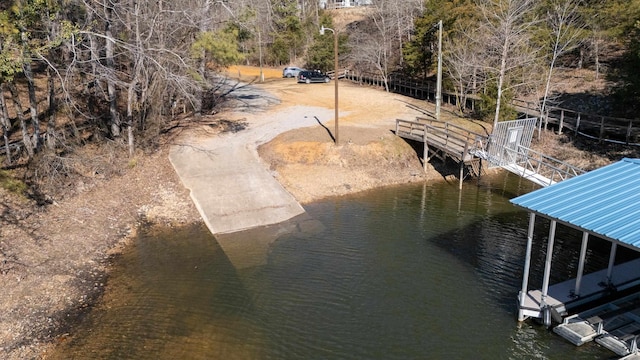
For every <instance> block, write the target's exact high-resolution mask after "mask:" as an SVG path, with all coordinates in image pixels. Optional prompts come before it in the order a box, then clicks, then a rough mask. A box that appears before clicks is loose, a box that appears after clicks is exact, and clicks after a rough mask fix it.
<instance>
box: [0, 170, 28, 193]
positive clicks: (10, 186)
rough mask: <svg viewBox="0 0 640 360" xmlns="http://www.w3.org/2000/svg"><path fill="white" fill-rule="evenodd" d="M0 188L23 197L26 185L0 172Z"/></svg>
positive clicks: (8, 174) (6, 172)
mask: <svg viewBox="0 0 640 360" xmlns="http://www.w3.org/2000/svg"><path fill="white" fill-rule="evenodd" d="M0 188H3V189H5V190H7V191H8V192H10V193H14V194H18V195H23V194H24V193H25V192H26V191H27V185H26V184H25V183H24V182H22V181H20V180H17V179H15V178H14V177H12V176H11V174H10V173H9V172H8V171H5V170H0Z"/></svg>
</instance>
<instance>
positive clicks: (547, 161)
mask: <svg viewBox="0 0 640 360" xmlns="http://www.w3.org/2000/svg"><path fill="white" fill-rule="evenodd" d="M504 153H505V155H506V157H507V158H508V159H510V161H508V163H510V164H515V165H518V166H519V167H520V168H521V171H522V174H520V175H521V176H523V177H526V176H527V174H530V173H535V174H538V175H540V176H542V177H545V178H547V179H549V184H547V185H550V184H553V183H556V182H560V181H563V180H567V179H569V178H572V177H574V176H578V175H581V174H584V173H585V171H584V170H582V169H580V168H578V167H575V166H573V165H571V164H568V163H566V162H564V161H561V160H558V159H556V158H554V157H551V156H548V155H545V154H543V153H541V152H538V151H535V150H533V149H530V148H527V147H524V146H522V145H518V146H517V148H516V149H510V148H508V147H505V148H504ZM512 160H515V161H512ZM499 161H500V160H499ZM500 162H502V161H500Z"/></svg>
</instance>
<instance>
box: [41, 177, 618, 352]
mask: <svg viewBox="0 0 640 360" xmlns="http://www.w3.org/2000/svg"><path fill="white" fill-rule="evenodd" d="M533 189H534V186H533V185H531V184H530V183H528V182H527V181H525V180H520V179H519V178H517V177H515V176H511V175H499V176H491V177H485V178H483V180H482V182H481V183H480V184H479V185H478V184H476V183H475V182H467V183H465V184H464V188H463V189H462V190H461V191H460V190H458V187H457V181H453V182H452V183H447V182H444V181H443V182H437V183H433V184H413V185H404V186H397V187H389V188H384V189H377V190H374V191H369V192H364V193H360V194H356V195H352V196H345V197H340V198H332V199H328V200H323V201H319V202H316V203H313V204H310V205H308V206H305V209H306V210H307V215H305V216H301V217H299V218H296V219H293V220H292V221H290V222H287V223H284V224H280V225H278V226H271V227H266V228H260V229H254V230H252V231H248V232H243V233H237V234H233V235H228V236H219V237H217V238H216V237H213V236H211V235H210V234H209V232H208V231H207V229H206V228H205V227H204V226H202V225H196V226H190V227H185V228H179V229H147V230H143V231H142V232H141V234H140V237H139V238H138V239H137V240H136V241H135V243H134V244H133V245H132V246H131V247H129V248H128V249H127V250H126V251H125V252H124V253H123V254H122V255H121V256H120V257H118V258H117V259H116V261H115V266H114V269H113V272H112V275H111V277H110V279H109V281H108V286H107V290H106V293H105V295H104V299H103V301H102V302H101V304H99V305H98V306H96V308H95V309H94V310H93V311H92V312H91V313H90V314H89V315H88V316H87V317H86V318H85V319H84V321H82V322H81V324H79V325H78V326H77V327H76V328H75V329H74V331H73V333H72V334H71V337H70V338H69V340H67V341H66V342H65V343H63V344H61V345H60V346H59V347H58V348H57V349H56V351H55V353H54V354H51V356H50V358H64V359H70V358H77V359H443V358H449V359H602V358H609V357H611V355H612V353H610V352H608V351H607V350H604V349H602V348H600V347H599V346H597V345H595V344H586V345H584V346H582V347H575V346H573V345H571V344H569V343H567V342H565V341H564V340H563V339H561V338H559V337H558V336H556V335H555V334H554V333H552V332H551V331H549V330H547V329H546V328H544V327H543V326H540V325H538V324H536V323H534V322H531V321H528V322H524V323H522V324H519V323H518V322H517V321H516V298H517V293H518V291H519V288H520V286H521V274H522V266H523V262H524V248H525V242H526V231H527V223H528V215H527V214H526V213H525V212H523V211H521V210H518V209H516V208H515V207H514V206H512V205H511V204H510V203H509V199H511V198H513V197H515V196H517V195H519V194H522V193H526V192H529V191H531V190H533ZM537 229H539V231H540V234H537V236H538V237H544V236H546V234H545V233H546V231H547V227H546V226H545V225H544V224H541V225H539V226H537ZM579 244H580V234H577V233H574V232H572V231H570V230H567V229H562V227H559V228H558V238H557V240H556V251H558V252H559V255H558V256H557V259H558V260H555V262H554V278H553V279H552V282H556V281H560V280H564V279H565V278H568V277H571V276H574V275H575V267H576V261H575V258H576V256H577V254H578V252H579V248H580V246H579ZM544 246H545V243H543V242H542V241H541V240H540V241H538V240H536V242H535V243H534V249H533V256H534V259H543V258H544ZM592 247H593V249H592V248H591V247H590V262H589V266H590V267H592V268H601V267H604V266H605V265H604V264H605V263H606V261H607V260H608V259H607V255H606V254H607V251H608V247H607V246H606V244H598V243H597V242H595V243H594V245H593V246H592ZM599 252H601V253H602V256H600V255H601V254H599ZM600 258H602V259H600ZM541 267H542V264H541V262H538V264H536V265H535V266H534V267H533V268H532V280H531V286H540V285H539V284H541V277H542V268H541Z"/></svg>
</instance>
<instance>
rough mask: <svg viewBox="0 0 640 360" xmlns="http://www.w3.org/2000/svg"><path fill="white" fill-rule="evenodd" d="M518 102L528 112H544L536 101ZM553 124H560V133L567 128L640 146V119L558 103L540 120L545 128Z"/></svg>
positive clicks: (581, 134) (581, 133)
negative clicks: (564, 106)
mask: <svg viewBox="0 0 640 360" xmlns="http://www.w3.org/2000/svg"><path fill="white" fill-rule="evenodd" d="M514 106H515V107H516V108H517V109H518V111H520V112H521V113H523V114H527V116H540V106H539V105H538V103H536V102H531V101H524V100H514ZM549 125H551V126H553V127H555V128H557V129H558V133H559V134H562V133H563V132H567V133H571V134H573V135H574V136H583V137H586V138H589V139H592V140H597V141H599V142H610V143H616V144H624V145H634V146H640V119H625V118H620V117H613V116H604V115H596V114H590V113H585V112H579V111H574V110H569V109H565V108H561V107H555V106H554V107H548V108H547V109H546V110H545V115H544V116H543V117H542V121H541V123H540V126H544V128H545V129H547V128H548V127H549Z"/></svg>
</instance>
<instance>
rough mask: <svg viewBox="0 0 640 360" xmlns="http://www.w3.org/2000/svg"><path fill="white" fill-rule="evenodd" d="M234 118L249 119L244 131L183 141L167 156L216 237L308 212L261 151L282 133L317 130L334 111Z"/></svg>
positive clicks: (315, 109) (293, 111) (302, 109)
mask: <svg viewBox="0 0 640 360" xmlns="http://www.w3.org/2000/svg"><path fill="white" fill-rule="evenodd" d="M235 115H236V116H237V117H244V118H245V119H246V123H247V124H246V125H247V128H246V129H244V130H241V131H239V132H236V133H225V134H221V135H217V136H213V137H211V138H206V139H202V138H191V139H184V140H182V143H181V144H177V145H175V146H173V147H172V148H171V150H170V153H169V159H170V161H171V164H172V165H173V167H174V168H175V170H176V172H177V173H178V175H179V176H180V179H181V180H182V182H183V184H184V186H185V187H186V188H188V189H189V190H190V191H191V198H192V200H193V202H194V203H195V205H196V207H197V209H198V211H199V212H200V214H201V216H202V219H203V220H204V222H205V224H206V225H207V227H208V228H209V230H210V231H211V233H212V234H223V233H231V232H236V231H241V230H246V229H250V228H254V227H258V226H265V225H271V224H277V223H280V222H282V221H285V220H288V219H291V218H293V217H295V216H297V215H300V214H302V213H304V209H303V208H302V206H301V205H300V204H299V203H298V202H297V200H296V199H295V198H294V197H293V196H292V195H291V194H290V193H289V192H287V191H286V190H285V189H284V188H283V187H282V185H281V184H280V183H279V182H278V181H277V180H276V179H275V178H274V176H273V175H272V174H271V172H270V171H269V169H268V165H267V164H265V163H264V162H263V161H262V160H261V159H260V157H259V156H258V152H257V148H258V146H259V145H261V144H263V143H266V142H268V141H270V140H271V139H273V138H274V137H275V136H277V135H278V134H280V133H283V132H286V131H289V130H292V129H295V128H300V127H307V126H314V125H315V126H319V124H318V122H324V121H326V120H329V119H332V118H333V110H332V109H325V108H318V107H308V106H293V107H289V108H285V109H283V110H282V111H280V112H277V113H275V112H272V111H271V112H269V113H267V112H258V113H252V112H243V113H241V114H235ZM230 117H231V116H230Z"/></svg>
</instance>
